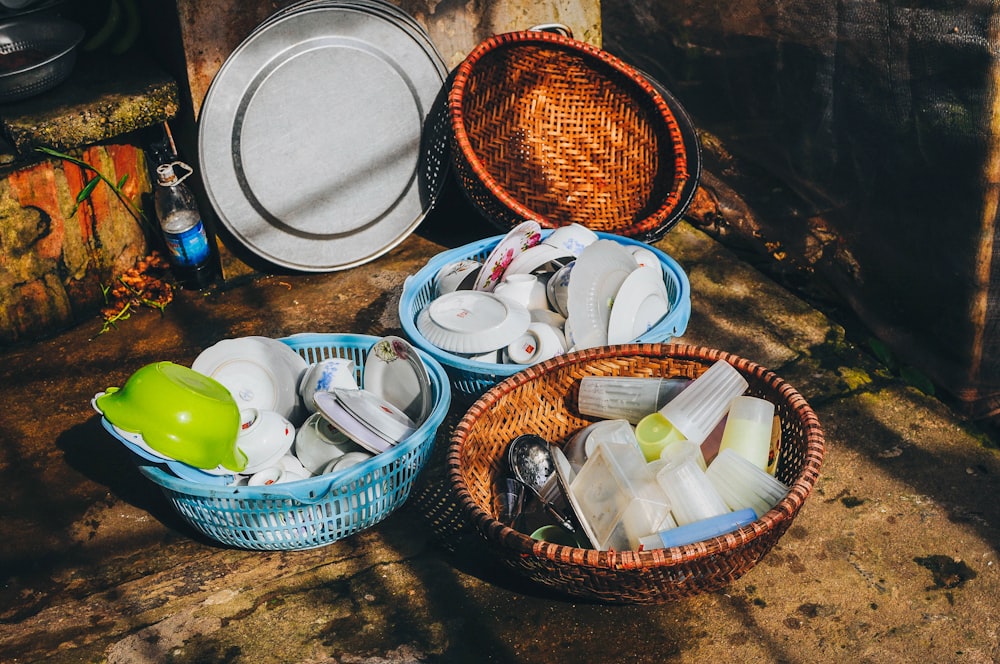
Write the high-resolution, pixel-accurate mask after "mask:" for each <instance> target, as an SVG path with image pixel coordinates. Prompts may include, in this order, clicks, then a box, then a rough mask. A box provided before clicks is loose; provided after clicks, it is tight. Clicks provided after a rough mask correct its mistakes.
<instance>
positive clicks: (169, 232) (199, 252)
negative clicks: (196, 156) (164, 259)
mask: <svg viewBox="0 0 1000 664" xmlns="http://www.w3.org/2000/svg"><path fill="white" fill-rule="evenodd" d="M175 166H176V167H179V168H181V169H182V170H184V171H185V172H184V174H183V175H181V176H180V177H178V176H177V173H176V171H175V170H174V167H175ZM192 172H193V171H192V169H191V167H190V166H188V165H187V164H185V163H184V162H181V161H175V162H172V163H169V164H160V165H159V166H157V168H156V178H157V185H158V187H157V189H156V193H155V195H154V205H155V207H156V216H157V218H158V219H159V220H160V228H161V229H162V230H163V240H164V243H165V244H166V246H167V252H168V254H169V257H170V264H171V266H172V268H173V270H174V274H175V276H176V277H177V279H178V281H180V282H181V284H182V285H183V286H184V287H186V288H194V289H198V290H200V289H203V288H206V287H207V286H209V285H210V284H211V283H212V281H213V278H214V275H213V269H212V251H211V247H210V245H209V243H208V234H207V233H206V231H205V224H204V222H203V221H202V218H201V213H200V212H199V211H198V203H197V201H195V198H194V194H192V193H191V190H190V189H188V187H187V185H186V184H184V180H185V179H186V178H187V177H188V176H189V175H191V173H192Z"/></svg>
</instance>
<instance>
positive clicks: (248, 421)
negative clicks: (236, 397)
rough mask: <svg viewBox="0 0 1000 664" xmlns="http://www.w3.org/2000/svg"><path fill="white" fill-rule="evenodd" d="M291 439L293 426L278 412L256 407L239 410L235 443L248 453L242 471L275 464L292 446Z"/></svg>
mask: <svg viewBox="0 0 1000 664" xmlns="http://www.w3.org/2000/svg"><path fill="white" fill-rule="evenodd" d="M294 440H295V427H294V426H292V423H291V422H289V421H288V420H287V419H285V418H284V417H283V416H282V415H281V413H278V412H276V411H273V410H261V409H258V408H244V409H243V410H241V411H240V431H239V434H238V435H237V437H236V446H237V447H238V448H239V449H240V450H241V451H242V452H243V453H244V454H246V456H247V465H246V468H244V469H243V473H244V474H246V475H253V474H254V473H256V472H259V471H261V470H263V469H264V468H267V467H270V466H274V465H276V464H277V463H278V460H279V459H280V458H281V457H282V456H284V455H285V454H286V453H287V452H288V450H289V449H291V447H292V442H293V441H294Z"/></svg>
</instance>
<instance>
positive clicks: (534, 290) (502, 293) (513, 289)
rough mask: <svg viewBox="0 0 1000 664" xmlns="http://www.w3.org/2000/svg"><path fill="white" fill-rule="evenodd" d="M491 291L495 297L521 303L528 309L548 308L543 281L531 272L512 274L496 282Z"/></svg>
mask: <svg viewBox="0 0 1000 664" xmlns="http://www.w3.org/2000/svg"><path fill="white" fill-rule="evenodd" d="M493 293H494V295H496V296H497V297H502V298H505V299H508V300H513V301H514V302H517V303H519V304H522V305H524V308H525V309H528V310H531V309H548V308H549V299H548V296H547V295H546V292H545V283H544V282H542V281H539V279H538V277H537V276H535V275H533V274H523V273H521V274H512V275H510V276H508V277H506V278H505V279H504V280H503V281H501V282H500V283H499V284H497V287H496V288H494V289H493Z"/></svg>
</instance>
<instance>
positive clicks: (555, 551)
mask: <svg viewBox="0 0 1000 664" xmlns="http://www.w3.org/2000/svg"><path fill="white" fill-rule="evenodd" d="M626 356H649V357H664V356H669V357H672V358H676V359H681V360H693V361H700V362H715V361H717V360H724V361H726V362H728V363H730V364H732V365H734V366H736V367H737V368H738V369H740V370H741V371H744V372H750V373H754V374H757V375H758V377H759V378H761V379H763V380H766V381H767V382H768V383H769V384H771V385H772V386H773V387H774V388H775V389H776V390H777V391H780V393H781V396H782V398H783V399H784V400H786V401H787V402H789V403H794V404H796V406H797V407H798V408H799V410H800V413H801V416H802V419H801V423H802V424H803V426H804V428H805V430H806V439H807V444H806V452H805V455H804V460H803V465H802V469H801V470H800V471H799V473H798V475H797V476H796V478H795V481H794V482H792V484H791V485H790V486H789V490H788V494H787V495H786V496H785V497H784V498H783V499H782V500H781V501H780V502H779V503H778V504H777V505H775V506H774V507H773V508H772V509H771V510H770V511H768V512H767V513H766V514H764V515H762V516H761V517H760V518H758V519H757V520H755V521H754V522H753V523H751V524H749V525H747V526H744V527H742V528H740V529H739V530H736V531H733V532H731V533H727V534H725V535H721V536H718V537H713V538H709V539H706V540H703V541H701V542H695V543H693V544H685V545H683V546H675V547H670V548H666V549H653V550H644V551H613V550H612V551H598V550H594V549H579V548H575V547H570V546H564V545H561V544H553V543H550V542H543V541H538V540H534V539H532V538H531V537H529V536H528V535H526V534H524V533H521V532H519V531H516V530H514V529H513V528H510V527H509V526H506V525H504V524H502V523H500V522H499V521H497V520H495V519H493V518H492V517H491V516H490V515H489V514H487V513H486V511H485V510H483V509H482V508H481V507H479V505H478V504H477V503H476V502H475V500H473V498H472V495H471V492H470V491H469V488H468V486H467V485H466V483H465V479H464V477H463V475H462V470H461V446H462V444H463V442H464V438H465V436H466V434H467V432H468V431H469V429H470V428H471V427H472V426H473V424H474V423H475V421H476V419H477V418H478V417H479V416H480V415H481V414H483V413H484V412H486V411H488V410H489V409H490V408H491V407H493V406H494V405H495V404H496V403H497V402H498V401H499V400H500V398H501V397H502V396H504V395H505V394H508V393H509V392H512V391H514V390H516V389H517V388H518V387H520V386H522V385H524V384H525V383H528V382H530V381H532V380H534V379H536V378H539V377H541V376H543V375H544V374H546V373H548V372H550V371H552V370H554V369H557V368H561V367H564V366H566V365H570V364H584V363H587V362H590V361H593V360H600V359H603V358H610V357H626ZM824 455H825V438H824V434H823V430H822V428H821V426H820V423H819V418H817V417H816V414H815V412H814V411H813V410H812V408H811V407H810V406H809V404H808V403H807V402H806V400H805V398H804V397H803V396H802V395H801V394H800V393H799V392H798V391H797V390H796V389H795V388H793V387H792V386H791V385H789V384H788V383H787V382H786V381H785V380H784V379H782V378H781V377H779V376H778V375H777V374H775V373H774V372H773V371H771V370H770V369H766V368H765V367H763V366H762V365H760V364H757V363H755V362H753V361H751V360H748V359H745V358H743V357H740V356H738V355H735V354H733V353H729V352H727V351H722V350H718V349H713V348H708V347H705V346H697V345H691V344H625V345H620V346H602V347H600V348H589V349H585V350H581V351H575V352H573V353H567V354H566V355H561V356H559V357H555V358H552V359H551V360H546V361H544V362H541V363H539V364H536V365H533V366H530V367H528V368H527V369H525V370H523V371H521V372H520V373H517V374H514V375H513V376H511V377H510V378H507V379H506V380H504V381H502V382H500V383H498V384H497V385H495V386H494V387H493V388H491V389H490V390H488V391H487V392H486V393H484V394H483V395H482V396H481V397H480V398H479V399H478V400H477V401H476V402H475V403H473V404H472V406H471V407H470V408H469V409H468V411H467V412H466V414H465V415H464V416H463V417H462V419H461V420H460V421H459V423H458V424H457V425H456V427H455V429H454V431H453V433H452V437H451V441H450V444H449V449H448V459H447V463H448V481H449V483H450V484H451V486H452V487H453V489H454V492H455V495H456V497H457V500H458V502H459V505H460V506H461V508H462V510H463V511H464V512H465V514H466V515H467V516H468V517H469V518H470V519H471V521H472V523H473V524H474V525H475V527H476V528H477V529H478V530H479V531H480V532H481V533H482V534H483V535H484V536H485V537H486V539H487V540H489V541H491V542H493V543H495V544H498V545H500V546H502V547H504V548H506V549H509V550H512V551H513V552H515V553H517V554H520V555H523V556H528V557H532V556H533V557H537V558H541V559H546V560H551V561H557V562H560V563H563V564H576V565H579V566H583V567H593V568H599V569H618V570H620V569H634V570H641V569H654V568H663V567H675V566H683V565H685V564H688V563H692V562H695V561H699V560H702V559H705V558H709V557H711V556H714V555H717V554H720V553H725V552H727V551H731V550H735V549H737V548H739V547H742V546H743V545H745V544H747V543H749V542H751V541H753V540H755V539H758V538H760V537H763V536H766V535H768V534H769V533H770V531H771V530H773V529H777V528H780V527H782V526H783V525H785V524H784V522H786V521H791V520H792V519H794V518H795V516H796V515H797V513H798V511H799V509H800V508H801V507H802V505H803V504H804V502H805V499H806V498H807V497H808V496H809V494H810V493H811V492H812V489H813V487H814V486H815V483H816V480H817V479H818V477H819V470H820V467H821V465H822V462H823V457H824Z"/></svg>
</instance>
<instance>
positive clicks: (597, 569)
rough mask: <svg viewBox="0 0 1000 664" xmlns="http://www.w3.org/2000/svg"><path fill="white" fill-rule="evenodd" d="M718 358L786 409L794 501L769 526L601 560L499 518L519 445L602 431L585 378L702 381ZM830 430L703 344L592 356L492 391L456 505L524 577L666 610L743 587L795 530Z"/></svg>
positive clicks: (455, 470)
mask: <svg viewBox="0 0 1000 664" xmlns="http://www.w3.org/2000/svg"><path fill="white" fill-rule="evenodd" d="M718 360H724V361H726V362H729V363H730V364H732V365H733V366H734V367H735V368H736V369H737V370H738V371H739V372H740V373H741V374H742V375H743V376H744V377H745V378H746V379H747V381H748V383H749V388H748V390H747V394H750V395H753V396H758V397H761V398H764V399H767V400H768V401H771V402H772V403H774V405H775V412H776V414H777V415H778V416H779V417H780V418H781V434H782V441H781V453H780V457H779V463H778V469H777V472H776V473H775V475H776V477H777V478H778V479H779V480H781V481H782V482H783V483H785V484H786V485H787V486H789V487H790V490H789V492H788V494H787V495H786V496H785V497H784V498H783V499H782V500H781V501H780V502H779V503H778V504H777V505H775V506H774V508H772V509H771V510H770V511H768V512H767V513H765V514H764V515H762V516H761V517H760V518H759V519H757V520H756V521H754V522H753V523H751V524H750V525H747V526H744V527H743V528H740V529H739V530H736V531H733V532H731V533H728V534H725V535H722V536H719V537H713V538H711V539H707V540H704V541H701V542H696V543H693V544H687V545H684V546H678V547H672V548H669V549H656V550H644V551H597V550H591V549H579V548H574V547H568V546H562V545H559V544H552V543H548V542H542V541H537V540H534V539H532V538H530V537H529V536H527V535H525V534H522V533H520V532H518V531H516V530H513V529H511V528H509V527H507V526H505V525H504V524H502V523H500V522H499V521H497V520H496V516H497V515H496V514H495V509H496V508H495V506H494V505H495V500H494V499H495V488H494V487H495V486H496V483H497V482H496V480H497V479H498V478H500V477H501V476H502V475H503V473H504V472H505V469H504V453H505V451H506V447H507V444H508V443H509V442H510V441H511V440H512V439H513V438H515V437H516V436H518V435H521V434H529V433H530V434H536V435H539V436H542V437H543V438H545V439H547V440H548V441H550V442H551V443H553V444H555V445H559V446H562V445H563V444H564V443H565V442H566V441H567V440H568V439H569V438H570V437H571V436H572V435H573V434H574V433H575V432H576V431H577V430H579V429H581V428H583V427H585V426H587V425H588V424H590V423H592V422H593V421H594V419H593V418H587V417H585V416H582V415H580V414H579V413H578V412H576V407H575V404H576V394H577V389H578V385H579V382H580V379H581V378H582V377H584V376H593V375H617V376H666V377H686V378H692V379H693V378H696V377H697V376H699V375H701V373H703V372H704V371H705V370H707V369H708V367H709V366H711V365H712V364H714V363H715V362H716V361H718ZM823 454H824V440H823V432H822V430H821V428H820V424H819V421H818V419H817V418H816V415H815V413H814V412H813V410H812V408H810V406H809V404H808V403H806V400H805V399H804V398H803V397H802V395H801V394H799V393H798V392H797V391H796V390H795V389H794V388H793V387H791V386H790V385H788V384H787V383H786V382H785V381H784V380H782V379H781V378H779V377H778V376H776V375H775V374H774V373H773V372H771V371H769V370H767V369H765V368H764V367H761V366H759V365H757V364H755V363H753V362H751V361H749V360H746V359H743V358H740V357H737V356H735V355H732V354H729V353H725V352H723V351H719V350H712V349H708V348H702V347H698V346H687V345H670V344H634V345H625V346H613V347H604V348H592V349H588V350H584V351H579V352H575V353H570V354H567V355H563V356H561V357H557V358H554V359H552V360H548V361H546V362H543V363H541V364H537V365H534V366H532V367H528V368H527V369H525V370H524V371H522V372H520V373H517V374H515V375H514V376H511V377H510V378H508V379H506V380H504V381H503V382H501V383H499V384H497V385H496V386H495V387H493V388H492V389H490V390H489V391H488V392H486V393H485V394H484V395H483V396H482V397H481V398H480V399H479V400H478V401H476V403H475V404H473V405H472V407H471V408H470V409H469V410H468V411H467V412H466V414H465V416H464V417H463V418H462V420H461V421H460V422H459V423H458V425H457V426H456V428H455V431H454V433H453V435H452V439H451V446H450V448H449V452H448V467H449V468H448V476H449V481H450V484H451V487H452V489H453V491H454V494H455V496H456V500H457V501H458V502H459V504H460V505H461V507H462V509H463V511H464V513H465V515H466V516H467V518H468V520H469V521H470V522H471V523H472V524H473V525H474V526H475V527H476V529H478V530H479V531H480V533H481V534H482V535H483V536H484V537H485V538H486V540H487V542H488V544H489V545H490V547H491V550H492V551H493V552H495V553H496V555H497V556H498V558H499V559H500V560H501V561H502V562H503V563H504V564H505V565H506V566H508V567H509V568H511V569H512V570H514V571H516V572H518V573H520V574H522V575H524V576H526V577H527V578H529V579H531V580H532V581H534V582H537V583H539V584H541V585H543V586H546V587H548V588H551V589H553V590H556V591H558V592H560V593H563V594H565V595H568V596H572V597H578V598H586V599H590V600H596V601H601V602H607V603H619V604H654V603H661V602H666V601H671V600H675V599H679V598H682V597H686V596H690V595H694V594H697V593H701V592H706V591H712V590H717V589H720V588H723V587H725V586H726V585H728V584H729V583H731V582H732V581H734V580H736V579H737V578H739V577H740V576H742V575H743V574H744V573H746V572H747V571H748V570H750V568H752V567H753V566H754V565H756V564H757V562H758V561H759V560H760V559H761V558H762V557H763V556H764V554H765V553H767V552H768V551H769V550H770V549H771V547H772V546H773V545H774V544H775V542H777V541H778V538H779V537H781V535H782V534H784V532H785V531H786V530H787V529H788V527H789V526H790V525H791V523H792V520H793V519H794V518H795V517H796V515H797V514H798V512H799V509H800V508H801V507H802V504H803V503H804V502H805V499H806V497H807V496H808V495H809V493H810V492H811V491H812V488H813V486H814V484H815V482H816V480H817V478H818V476H819V469H820V465H821V463H822V460H823Z"/></svg>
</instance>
